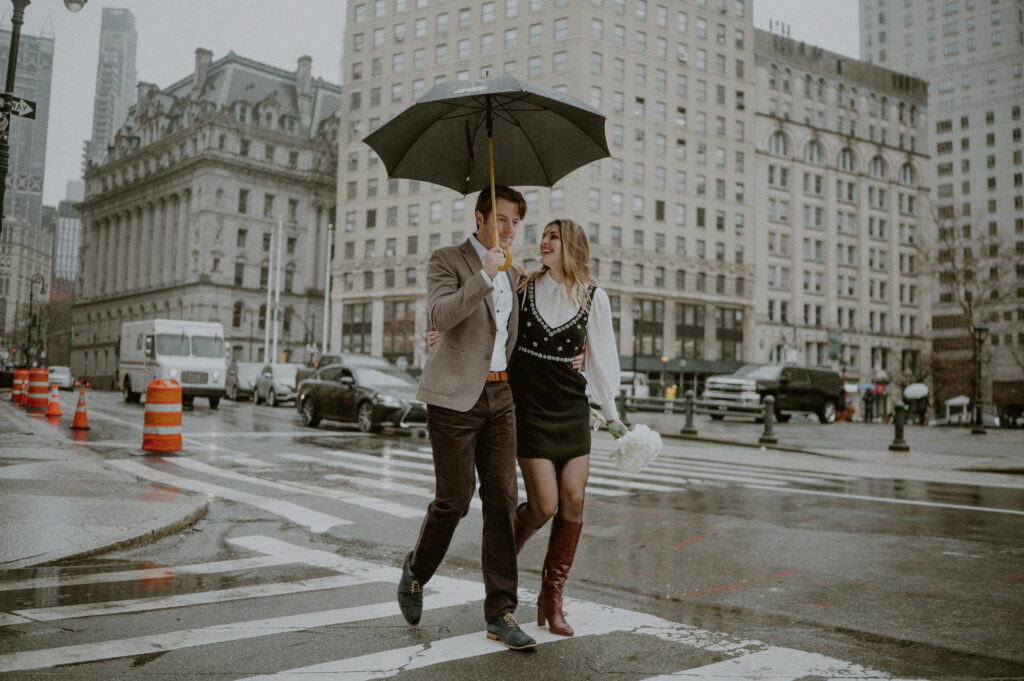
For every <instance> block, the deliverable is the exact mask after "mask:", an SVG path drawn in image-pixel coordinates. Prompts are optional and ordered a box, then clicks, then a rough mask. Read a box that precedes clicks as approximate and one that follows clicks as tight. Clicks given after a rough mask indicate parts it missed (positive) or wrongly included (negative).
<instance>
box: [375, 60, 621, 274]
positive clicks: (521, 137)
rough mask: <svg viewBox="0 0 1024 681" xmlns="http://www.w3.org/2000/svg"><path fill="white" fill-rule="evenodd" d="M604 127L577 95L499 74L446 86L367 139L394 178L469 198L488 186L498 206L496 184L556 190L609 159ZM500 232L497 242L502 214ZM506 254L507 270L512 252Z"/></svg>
mask: <svg viewBox="0 0 1024 681" xmlns="http://www.w3.org/2000/svg"><path fill="white" fill-rule="evenodd" d="M604 124H605V117H604V116H603V115H602V114H600V113H598V112H597V111H595V110H594V109H591V108H590V107H589V106H587V105H586V104H584V103H583V102H581V101H579V100H578V99H576V98H575V97H572V96H570V95H567V94H565V93H563V92H558V91H557V90H551V89H548V88H542V87H538V86H535V85H530V84H529V83H524V82H522V81H520V80H518V79H516V78H514V77H513V76H498V77H496V78H487V79H484V80H449V81H445V82H443V83H440V84H438V85H436V86H435V87H433V88H431V89H430V91H429V92H427V94H425V95H424V96H423V97H421V98H420V99H419V100H417V101H416V103H415V104H413V105H412V106H411V107H409V108H408V109H406V110H405V111H403V112H402V113H400V114H398V115H397V116H395V117H394V118H392V119H391V120H390V121H388V122H387V123H385V124H384V125H382V126H381V127H380V128H378V129H377V130H376V131H374V132H373V133H372V134H371V135H370V136H368V137H367V138H366V139H365V140H363V141H364V142H366V144H368V145H369V146H370V147H371V148H372V149H373V150H374V151H375V152H377V155H378V156H380V158H381V160H382V161H383V162H384V167H385V169H386V170H387V172H388V177H389V178H394V177H401V178H406V179H410V180H423V181H424V182H433V183H434V184H439V185H443V186H445V187H449V188H451V189H454V190H455V191H457V192H459V193H460V194H463V195H465V194H468V193H470V192H473V191H477V190H482V189H484V188H486V187H488V186H489V187H490V188H491V205H494V185H495V184H502V185H507V186H521V185H532V186H545V187H550V186H552V185H554V184H555V182H557V181H558V180H560V179H561V178H563V177H565V176H566V175H568V174H569V173H570V172H572V171H573V170H575V169H577V168H579V167H580V166H583V165H586V164H587V163H590V162H591V161H595V160H597V159H600V158H604V157H606V156H610V154H609V152H608V143H607V142H606V141H605V136H604ZM495 159H497V164H495ZM492 214H493V211H492ZM494 231H495V237H494V242H495V243H497V242H498V236H497V231H498V223H497V216H496V215H495V222H494ZM506 256H507V259H506V263H505V266H504V267H503V269H507V267H508V265H509V263H510V262H511V252H510V251H508V252H506Z"/></svg>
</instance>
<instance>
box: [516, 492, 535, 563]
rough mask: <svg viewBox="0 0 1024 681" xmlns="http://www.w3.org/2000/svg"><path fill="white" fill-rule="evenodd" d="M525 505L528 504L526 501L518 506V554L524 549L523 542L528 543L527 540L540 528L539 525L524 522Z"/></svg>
mask: <svg viewBox="0 0 1024 681" xmlns="http://www.w3.org/2000/svg"><path fill="white" fill-rule="evenodd" d="M524 506H526V502H525V501H524V502H523V503H521V504H519V505H518V506H517V507H516V523H515V536H516V555H519V552H520V551H522V550H523V544H525V543H526V540H527V539H529V538H530V537H532V536H533V535H534V534H536V532H537V530H539V529H540V528H538V527H530V526H529V525H527V524H526V523H525V522H523V516H522V510H523V507H524Z"/></svg>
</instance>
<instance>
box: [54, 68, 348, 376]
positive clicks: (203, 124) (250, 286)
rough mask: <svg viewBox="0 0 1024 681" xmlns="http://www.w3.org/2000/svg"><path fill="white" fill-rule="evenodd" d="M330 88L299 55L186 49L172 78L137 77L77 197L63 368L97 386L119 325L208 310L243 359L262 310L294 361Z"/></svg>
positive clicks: (313, 329)
mask: <svg viewBox="0 0 1024 681" xmlns="http://www.w3.org/2000/svg"><path fill="white" fill-rule="evenodd" d="M340 95H341V88H340V87H338V86H337V85H334V84H332V83H327V82H325V81H324V80H322V79H320V78H313V76H312V59H310V58H309V57H300V58H299V59H298V62H297V64H296V68H295V69H294V70H286V69H280V68H275V67H273V66H268V65H267V64H261V63H260V62H257V61H253V60H251V59H246V58H244V57H240V56H239V55H237V54H235V53H234V52H229V53H228V54H227V55H225V56H223V57H221V58H220V59H217V60H214V59H213V54H212V53H211V52H210V51H209V50H206V49H202V48H200V49H198V50H196V56H195V67H194V70H193V72H192V73H191V74H189V75H187V76H185V77H184V78H182V79H181V80H179V81H178V82H176V83H173V84H172V85H170V86H169V87H166V88H159V87H157V86H155V85H152V84H150V83H139V85H138V98H137V101H136V104H135V106H134V107H133V108H132V109H131V110H130V112H129V115H128V119H127V120H126V121H125V123H124V125H122V126H121V128H119V129H118V131H117V133H115V135H114V142H113V145H112V148H111V151H110V153H108V154H107V156H106V158H105V159H104V161H103V163H101V164H99V165H90V166H89V169H88V170H87V171H86V174H85V200H84V201H82V202H81V203H79V204H78V209H79V211H80V212H81V215H82V239H81V248H80V252H81V256H80V258H79V263H80V267H79V270H78V286H77V291H76V300H75V306H74V329H73V345H72V352H71V367H72V369H73V371H74V373H75V375H77V376H87V377H89V378H92V379H94V380H95V381H97V382H98V384H99V385H103V386H113V385H114V383H115V382H116V379H115V376H116V371H117V343H118V340H119V338H120V331H121V324H122V323H123V322H126V321H132V320H138V319H152V318H158V317H159V318H170V319H191V320H199V321H218V322H221V323H222V324H223V325H224V333H225V336H226V337H227V338H226V340H227V341H228V343H229V345H230V347H231V353H232V356H233V357H234V358H237V359H240V360H243V361H244V360H250V361H259V360H262V359H264V330H265V328H267V324H268V322H269V323H270V324H273V323H276V322H275V321H274V320H275V318H276V320H279V321H280V324H281V326H280V327H279V329H280V338H281V341H280V347H281V348H282V349H283V353H284V354H285V355H286V356H290V357H291V360H292V361H302V360H305V359H306V357H307V352H309V351H310V350H311V348H310V347H309V345H310V343H311V342H312V341H313V340H315V339H318V338H320V336H321V330H322V328H323V326H322V325H323V319H322V310H323V285H324V281H325V278H326V270H327V267H328V257H327V242H328V231H329V226H330V225H331V224H332V223H333V221H334V206H335V198H336V195H335V191H336V189H337V182H336V176H335V173H336V171H337V149H338V147H337V131H338V116H337V111H338V104H339V100H340ZM272 246H273V253H274V260H273V261H271V258H270V255H271V247H272ZM278 263H280V270H279V271H280V282H281V294H280V309H279V310H278V313H277V314H276V315H270V314H269V311H268V309H267V287H268V282H269V281H270V276H271V273H272V272H275V271H278V270H277V265H278ZM318 322H319V323H318Z"/></svg>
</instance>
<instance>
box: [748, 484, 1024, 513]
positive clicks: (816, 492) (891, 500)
mask: <svg viewBox="0 0 1024 681" xmlns="http://www.w3.org/2000/svg"><path fill="white" fill-rule="evenodd" d="M744 487H748V488H750V489H760V490H768V491H771V492H782V493H784V494H807V495H811V496H823V497H835V498H837V499H854V500H857V501H878V502H882V503H887V504H905V505H907V506H929V507H931V508H955V509H958V510H963V511H983V512H987V513H1007V514H1010V515H1024V511H1017V510H1014V509H1011V508H993V507H990V506H970V505H967V504H944V503H941V502H938V501H918V500H916V499H894V498H892V497H873V496H868V495H866V494H847V493H845V492H828V491H825V490H813V489H792V488H788V489H777V488H775V487H766V486H763V485H744Z"/></svg>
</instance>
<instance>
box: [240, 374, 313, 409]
mask: <svg viewBox="0 0 1024 681" xmlns="http://www.w3.org/2000/svg"><path fill="white" fill-rule="evenodd" d="M301 366H302V365H301V364H264V365H263V368H262V369H261V370H260V374H259V376H257V377H256V387H255V388H254V389H253V391H252V401H253V402H255V403H256V404H261V403H262V402H263V401H264V400H265V401H266V403H267V404H269V405H270V406H271V407H275V406H277V405H278V404H280V403H282V402H290V401H292V400H294V399H295V373H296V372H297V371H298V370H299V367H301Z"/></svg>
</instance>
